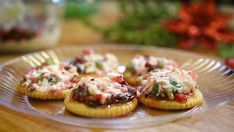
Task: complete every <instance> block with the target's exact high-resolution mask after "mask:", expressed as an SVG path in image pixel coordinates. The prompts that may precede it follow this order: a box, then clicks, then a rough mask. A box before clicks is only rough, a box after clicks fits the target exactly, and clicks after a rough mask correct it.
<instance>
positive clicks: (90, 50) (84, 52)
mask: <svg viewBox="0 0 234 132" xmlns="http://www.w3.org/2000/svg"><path fill="white" fill-rule="evenodd" d="M94 53H95V52H94V50H92V49H89V48H87V49H84V50H83V54H88V55H89V54H94Z"/></svg>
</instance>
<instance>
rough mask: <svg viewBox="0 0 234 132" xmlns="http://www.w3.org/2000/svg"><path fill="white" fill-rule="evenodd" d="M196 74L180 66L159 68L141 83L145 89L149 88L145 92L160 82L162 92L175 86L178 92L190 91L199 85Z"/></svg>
mask: <svg viewBox="0 0 234 132" xmlns="http://www.w3.org/2000/svg"><path fill="white" fill-rule="evenodd" d="M195 76H196V74H195V73H193V72H192V71H185V70H183V69H180V68H173V69H172V70H170V69H157V70H155V71H152V72H150V73H149V74H148V75H147V77H146V79H145V80H143V81H142V83H141V85H142V87H143V88H144V89H147V90H146V91H145V93H150V92H151V91H152V89H153V86H154V84H155V83H158V84H159V85H158V87H159V89H160V90H159V91H160V92H165V91H167V89H169V88H173V89H174V90H176V91H177V92H178V93H190V92H191V90H193V89H195V88H196V86H197V84H196V81H195V79H196V77H195ZM172 82H174V83H172Z"/></svg>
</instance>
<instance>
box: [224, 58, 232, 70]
mask: <svg viewBox="0 0 234 132" xmlns="http://www.w3.org/2000/svg"><path fill="white" fill-rule="evenodd" d="M225 64H226V65H228V66H229V67H231V68H233V69H234V57H233V58H227V59H226V60H225Z"/></svg>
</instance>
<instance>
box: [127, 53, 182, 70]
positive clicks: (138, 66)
mask: <svg viewBox="0 0 234 132" xmlns="http://www.w3.org/2000/svg"><path fill="white" fill-rule="evenodd" d="M147 62H149V63H150V64H152V65H155V66H156V65H161V66H162V67H163V68H166V69H173V68H174V67H176V66H177V63H176V62H175V61H173V60H171V59H167V58H163V57H155V56H148V57H145V56H142V55H136V56H135V57H134V58H133V59H132V61H131V65H132V66H133V68H134V69H135V71H136V73H137V74H141V73H146V72H147V68H146V66H145V65H146V63H147Z"/></svg>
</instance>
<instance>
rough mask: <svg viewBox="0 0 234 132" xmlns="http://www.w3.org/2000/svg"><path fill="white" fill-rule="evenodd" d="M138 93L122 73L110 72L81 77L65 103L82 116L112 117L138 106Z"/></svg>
mask: <svg viewBox="0 0 234 132" xmlns="http://www.w3.org/2000/svg"><path fill="white" fill-rule="evenodd" d="M136 95H137V91H136V90H135V89H134V88H132V87H131V86H129V85H127V84H126V82H125V81H124V80H123V76H122V75H121V74H117V73H108V74H107V75H105V76H99V77H91V76H87V77H83V78H81V80H80V81H79V83H78V87H77V88H75V89H73V90H72V91H71V93H70V94H69V95H68V96H66V98H65V100H64V104H65V107H66V109H67V110H68V111H70V112H72V113H74V114H77V115H80V116H85V117H94V118H111V117H119V116H123V115H126V114H128V113H130V112H131V111H133V110H134V109H135V108H136V107H137V99H136Z"/></svg>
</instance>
